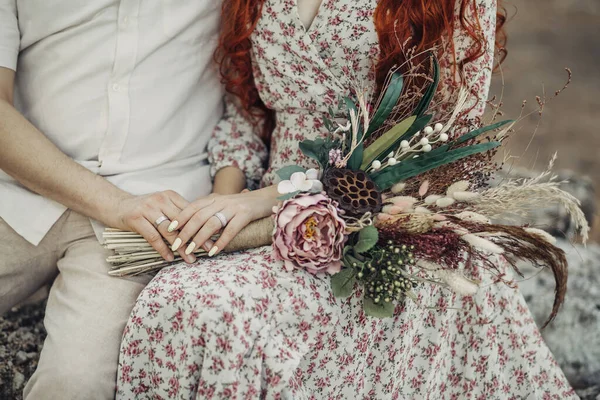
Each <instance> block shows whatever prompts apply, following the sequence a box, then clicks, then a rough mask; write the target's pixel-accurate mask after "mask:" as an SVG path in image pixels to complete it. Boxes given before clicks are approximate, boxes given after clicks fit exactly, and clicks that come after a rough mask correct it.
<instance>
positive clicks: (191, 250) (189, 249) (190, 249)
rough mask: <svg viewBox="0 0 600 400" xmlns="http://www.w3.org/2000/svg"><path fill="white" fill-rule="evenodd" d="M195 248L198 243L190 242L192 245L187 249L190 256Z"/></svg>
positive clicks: (186, 251) (186, 252)
mask: <svg viewBox="0 0 600 400" xmlns="http://www.w3.org/2000/svg"><path fill="white" fill-rule="evenodd" d="M195 248H196V243H194V242H192V243H190V245H189V246H188V247H187V249H185V254H187V255H188V256H189V255H190V254H192V252H193V251H194V249H195Z"/></svg>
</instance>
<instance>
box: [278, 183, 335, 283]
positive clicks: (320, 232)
mask: <svg viewBox="0 0 600 400" xmlns="http://www.w3.org/2000/svg"><path fill="white" fill-rule="evenodd" d="M345 229H346V223H345V222H344V220H343V219H342V218H341V217H340V216H339V214H338V210H337V208H336V206H335V202H333V201H332V200H331V199H330V198H329V197H327V196H325V195H324V194H321V193H319V194H314V195H300V196H298V197H295V198H293V199H290V200H286V201H285V202H284V203H283V205H282V206H281V207H280V208H279V210H278V211H277V214H276V215H275V232H274V234H273V252H274V254H275V258H277V259H278V260H281V261H283V262H284V263H285V268H286V269H287V270H288V271H291V270H292V269H294V268H298V269H306V270H307V271H308V272H310V273H313V274H316V273H318V272H324V271H326V272H328V273H330V274H335V273H337V272H339V271H340V269H341V268H342V262H341V261H340V260H341V258H342V253H343V250H344V243H345V242H346V237H345V235H344V231H345Z"/></svg>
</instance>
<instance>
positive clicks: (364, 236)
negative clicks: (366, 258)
mask: <svg viewBox="0 0 600 400" xmlns="http://www.w3.org/2000/svg"><path fill="white" fill-rule="evenodd" d="M378 240H379V233H378V232H377V228H375V227H374V226H373V225H369V226H367V227H365V228H363V229H361V230H360V232H359V233H358V241H357V242H356V244H355V245H354V251H356V252H357V253H366V252H367V251H369V250H371V249H372V248H373V247H374V246H375V245H376V244H377V241H378Z"/></svg>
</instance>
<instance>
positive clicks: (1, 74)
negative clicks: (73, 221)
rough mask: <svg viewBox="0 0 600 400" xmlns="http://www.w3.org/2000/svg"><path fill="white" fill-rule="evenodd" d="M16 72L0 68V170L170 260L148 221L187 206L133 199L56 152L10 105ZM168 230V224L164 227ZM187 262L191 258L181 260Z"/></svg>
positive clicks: (174, 200) (168, 199)
mask: <svg viewBox="0 0 600 400" xmlns="http://www.w3.org/2000/svg"><path fill="white" fill-rule="evenodd" d="M14 78H15V72H14V71H12V70H10V69H7V68H1V67H0V169H2V170H3V171H4V172H6V173H7V174H8V175H10V176H12V177H13V178H14V179H16V180H17V181H19V182H20V183H21V184H22V185H24V186H25V187H27V188H28V189H30V190H32V191H34V192H36V193H39V194H40V195H42V196H44V197H47V198H49V199H52V200H55V201H57V202H59V203H61V204H63V205H65V206H66V207H68V208H70V209H72V210H74V211H77V212H79V213H81V214H84V215H87V216H89V217H91V218H94V219H96V220H98V221H101V222H103V223H104V224H106V225H107V226H110V227H114V228H120V229H124V230H132V231H136V232H138V233H140V234H141V235H143V236H144V238H145V239H146V240H148V241H149V242H150V243H151V244H152V246H153V247H154V248H155V249H156V250H157V251H158V252H159V253H160V254H161V255H162V256H163V257H164V258H165V259H168V260H172V259H173V254H172V253H171V251H170V249H169V248H168V247H167V246H166V245H165V244H164V242H163V241H162V238H161V235H162V236H165V237H167V239H169V240H171V239H172V237H174V235H172V234H168V233H167V230H166V228H165V229H164V232H159V231H162V228H161V227H159V229H158V230H157V229H156V228H155V227H154V225H153V221H155V220H156V219H157V218H158V217H160V216H161V215H162V214H164V215H166V216H167V217H169V218H170V219H173V218H175V216H176V215H177V214H178V213H179V211H180V210H181V209H183V208H185V206H187V201H185V200H184V199H183V198H182V197H181V196H179V195H178V194H177V193H174V192H171V191H167V192H161V193H156V194H153V195H150V196H133V195H131V194H129V193H127V192H124V191H123V190H121V189H119V188H117V187H116V186H115V185H113V184H112V183H110V182H109V181H107V180H106V179H104V178H103V177H101V176H98V175H96V174H94V173H92V172H90V171H88V170H87V169H85V168H83V167H82V166H80V165H79V164H77V163H76V162H75V161H73V160H72V159H71V158H70V157H68V156H67V155H65V154H64V153H63V152H61V151H60V150H59V149H58V148H57V147H56V146H55V145H54V144H53V143H52V142H50V140H48V138H46V136H44V134H42V133H41V132H40V131H39V130H37V129H36V128H35V127H34V126H33V125H32V124H31V123H30V122H29V121H27V120H26V119H25V118H24V117H23V116H22V115H21V114H20V113H19V112H18V111H17V110H16V109H15V108H14V106H13V91H14ZM166 225H168V224H166ZM186 260H187V261H192V260H193V258H191V257H186Z"/></svg>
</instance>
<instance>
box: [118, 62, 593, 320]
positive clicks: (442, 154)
mask: <svg viewBox="0 0 600 400" xmlns="http://www.w3.org/2000/svg"><path fill="white" fill-rule="evenodd" d="M429 60H430V64H431V68H430V70H431V71H432V73H431V76H428V77H427V79H426V83H425V84H424V85H423V86H422V88H421V89H420V90H414V87H411V88H408V89H409V90H407V88H405V87H404V85H405V77H403V76H402V74H400V73H398V72H397V71H392V72H391V73H390V75H389V77H388V80H387V82H386V85H385V88H384V90H382V94H381V96H380V97H379V98H378V99H377V100H376V101H375V102H369V101H368V100H367V97H368V96H367V95H366V94H365V93H366V91H365V92H361V91H355V92H356V93H354V95H353V96H348V97H345V98H344V99H343V100H342V101H341V107H340V108H341V110H338V111H337V112H336V111H334V110H330V111H329V114H330V115H329V116H327V117H325V118H324V120H323V123H324V125H325V127H326V128H327V130H328V132H329V133H328V134H327V135H324V136H323V137H319V138H317V139H314V140H305V141H303V142H301V143H300V144H299V146H300V150H301V151H302V152H303V153H304V155H305V156H307V157H309V158H311V159H313V160H314V161H315V162H316V164H317V165H318V168H311V169H306V168H303V167H302V166H299V165H289V166H286V167H284V168H282V169H280V170H279V171H278V172H277V174H278V176H279V178H280V182H279V184H278V191H279V193H280V194H281V197H280V200H281V203H280V205H279V206H278V207H276V209H274V216H273V218H271V219H269V220H265V221H259V222H257V223H256V224H255V225H254V226H251V227H249V228H248V230H247V231H242V233H240V235H239V238H238V243H236V244H235V245H234V246H230V249H229V250H239V249H244V248H250V247H256V246H259V245H265V244H270V242H272V247H273V252H274V255H275V257H276V258H277V259H278V260H280V261H282V262H283V265H284V266H285V268H286V269H288V270H292V269H303V270H306V271H308V272H309V273H313V274H318V273H325V274H329V275H330V276H331V286H332V291H333V293H334V295H336V296H338V297H348V296H350V295H351V294H352V293H354V292H355V288H356V287H357V286H360V287H362V289H363V290H361V291H360V292H361V293H362V294H363V307H364V310H365V313H366V314H367V315H370V316H374V317H380V318H383V317H391V316H392V315H393V314H394V310H395V306H396V304H398V302H402V301H405V299H406V298H409V299H416V297H417V296H416V294H415V288H416V287H418V286H420V285H438V286H442V287H445V288H448V289H450V290H452V291H454V292H456V293H458V294H460V295H465V296H469V295H473V294H475V293H476V292H477V290H478V289H479V283H480V282H478V281H476V280H474V279H471V278H469V277H468V276H467V274H465V272H467V271H468V266H469V265H471V264H472V263H473V262H476V263H478V265H482V266H484V267H485V268H486V269H487V270H489V271H491V272H492V273H496V274H497V276H498V277H499V279H500V280H501V279H502V278H501V276H502V274H501V271H500V270H499V268H498V259H499V258H502V259H504V260H506V262H508V263H509V264H510V265H511V266H512V267H513V268H514V270H515V271H516V272H517V273H520V272H519V270H518V268H517V261H518V260H527V261H530V262H532V263H534V264H535V265H537V266H547V267H549V268H551V270H552V271H553V273H554V276H555V282H556V291H555V293H556V294H555V301H554V307H553V310H552V313H551V315H550V317H549V319H548V322H550V321H551V320H552V319H553V318H554V317H555V316H556V313H557V311H558V308H559V306H560V305H561V303H562V302H563V300H564V295H565V291H566V277H567V264H566V259H565V255H564V253H563V252H562V250H560V249H558V248H557V247H555V246H554V245H553V243H554V238H553V237H552V236H550V235H549V234H548V233H546V232H545V231H543V230H540V229H536V228H532V227H527V226H512V225H502V224H496V223H494V222H492V221H494V220H495V219H497V218H499V217H506V216H507V215H508V216H510V215H520V214H525V213H527V212H528V211H529V210H531V209H534V208H538V207H540V206H544V205H545V204H546V203H551V202H558V203H560V204H561V205H562V206H564V208H565V209H566V210H567V211H568V212H569V213H570V215H571V217H572V219H573V220H574V223H575V225H576V227H577V228H578V229H579V231H580V232H581V234H582V236H583V240H584V241H585V240H586V239H587V232H588V230H589V227H588V225H587V222H586V219H585V217H584V215H583V213H582V211H581V210H580V208H579V202H578V200H577V199H575V198H574V197H573V196H571V195H570V194H568V193H566V192H564V191H562V190H561V189H560V188H559V182H556V180H555V179H554V177H553V176H552V174H551V171H550V170H551V167H552V164H553V160H552V161H551V163H550V167H549V168H548V170H547V171H545V172H544V173H542V174H541V175H540V176H538V177H536V178H533V179H528V180H508V181H505V182H503V183H501V184H500V185H498V186H496V187H493V188H492V187H489V185H488V181H489V180H490V178H491V177H492V176H493V174H494V173H495V172H496V171H497V170H498V169H499V168H500V166H499V165H497V164H496V163H495V162H494V156H495V155H496V152H497V151H498V148H499V147H500V146H501V145H502V143H503V142H504V141H505V140H506V139H507V138H508V137H509V136H510V133H511V132H512V128H513V126H514V123H515V121H512V120H506V121H499V122H497V121H495V120H493V121H492V122H491V123H490V124H487V125H483V126H477V127H474V126H470V125H469V124H470V123H469V121H465V120H464V118H462V115H463V112H464V108H465V104H466V99H467V94H468V90H467V89H466V88H463V89H461V90H459V92H458V95H457V96H456V101H455V102H454V107H453V108H452V109H451V110H450V111H449V112H447V113H446V115H444V116H441V117H438V118H437V120H433V115H432V114H428V113H427V110H429V109H430V108H431V104H432V101H433V99H434V94H435V93H436V90H437V86H438V82H439V66H438V63H437V60H436V59H435V57H430V58H429ZM413 86H414V85H413ZM539 102H540V105H542V104H541V101H539ZM498 114H499V113H496V114H495V115H494V119H495V117H496V116H497V115H498ZM340 116H344V117H343V118H340ZM273 225H274V228H273ZM257 226H259V228H257ZM250 230H253V232H250V233H249V231H250ZM257 232H261V235H260V239H258V240H256V237H257V235H256V233H257ZM115 234H116V236H115ZM108 235H109V239H110V238H111V237H112V238H115V237H117V238H118V237H119V235H122V233H119V232H115V231H111V232H108ZM111 235H112V236H111ZM130 238H131V236H130ZM248 238H254V241H253V242H252V243H248V240H249V239H248ZM116 240H119V239H116ZM141 242H144V241H143V239H142V240H141ZM108 245H109V246H110V245H111V243H110V241H109V242H108ZM138 245H139V244H138ZM146 245H147V244H146ZM112 248H113V249H115V250H117V252H119V251H121V253H119V254H117V255H116V256H113V259H112V261H111V262H112V263H113V264H115V266H116V268H115V270H114V271H113V274H115V275H119V274H121V275H122V274H130V273H140V272H147V271H148V270H152V269H156V268H159V267H162V266H164V265H165V264H166V263H165V262H163V261H160V260H158V259H157V254H156V253H154V255H153V257H155V258H154V261H152V260H150V261H149V256H148V254H149V253H152V252H151V251H148V250H149V249H148V248H144V249H136V250H132V248H131V247H130V248H129V249H128V250H123V249H124V246H123V245H122V243H121V242H117V245H114V240H113V247H112ZM202 252H203V251H202V250H200V253H202ZM142 254H145V255H142ZM135 255H137V257H136V256H135ZM199 255H202V254H199ZM123 256H125V258H123ZM115 257H116V258H119V257H121V258H120V259H119V260H120V261H116V262H115V260H116V259H115ZM144 257H145V258H144ZM123 260H125V261H123ZM548 322H547V323H548Z"/></svg>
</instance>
